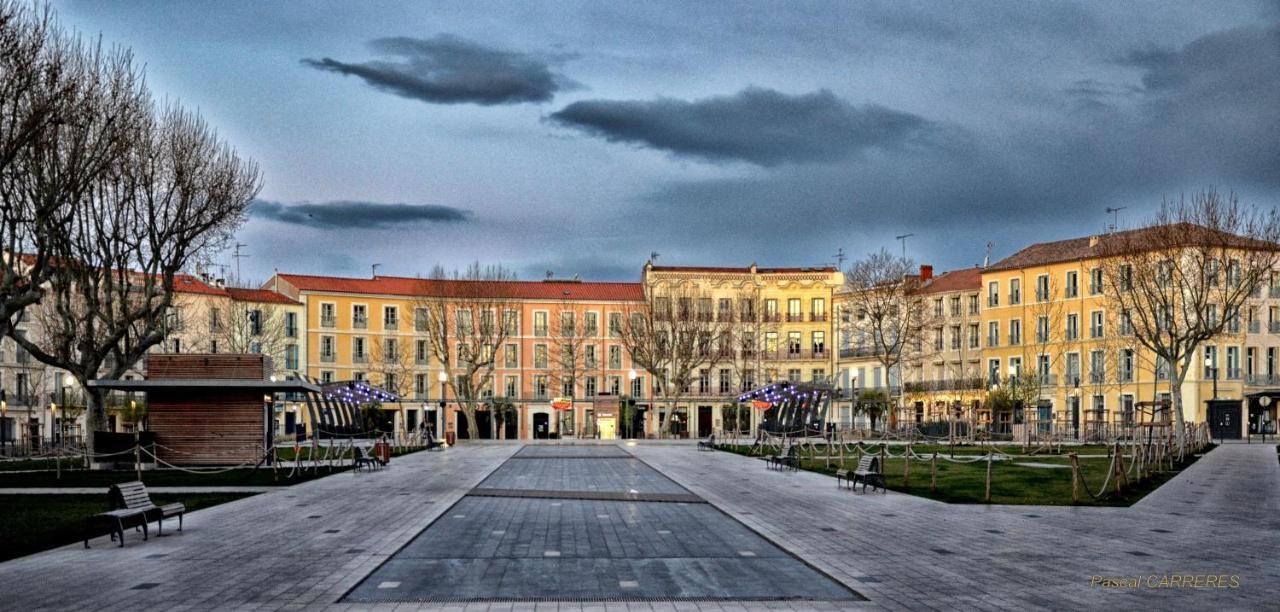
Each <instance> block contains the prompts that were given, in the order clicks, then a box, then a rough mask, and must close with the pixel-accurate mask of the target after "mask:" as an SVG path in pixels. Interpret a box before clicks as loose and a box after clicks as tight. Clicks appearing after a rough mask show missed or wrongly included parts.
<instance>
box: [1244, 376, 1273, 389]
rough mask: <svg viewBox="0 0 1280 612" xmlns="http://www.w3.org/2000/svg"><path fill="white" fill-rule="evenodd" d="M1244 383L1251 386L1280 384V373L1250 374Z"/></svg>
mask: <svg viewBox="0 0 1280 612" xmlns="http://www.w3.org/2000/svg"><path fill="white" fill-rule="evenodd" d="M1244 384H1245V385H1247V386H1251V387H1275V386H1280V374H1249V375H1247V376H1245V377H1244Z"/></svg>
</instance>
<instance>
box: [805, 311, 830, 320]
mask: <svg viewBox="0 0 1280 612" xmlns="http://www.w3.org/2000/svg"><path fill="white" fill-rule="evenodd" d="M809 321H810V322H812V323H825V322H826V321H827V313H825V312H814V313H810V314H809Z"/></svg>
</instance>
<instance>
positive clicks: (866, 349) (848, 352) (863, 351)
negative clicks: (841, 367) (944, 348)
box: [840, 346, 940, 359]
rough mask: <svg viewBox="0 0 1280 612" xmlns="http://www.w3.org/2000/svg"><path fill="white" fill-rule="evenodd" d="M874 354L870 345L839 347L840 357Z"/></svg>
mask: <svg viewBox="0 0 1280 612" xmlns="http://www.w3.org/2000/svg"><path fill="white" fill-rule="evenodd" d="M939 348H940V347H939ZM875 356H876V349H875V348H874V347H870V346H860V347H858V348H842V349H840V358H841V359H854V358H858V357H875Z"/></svg>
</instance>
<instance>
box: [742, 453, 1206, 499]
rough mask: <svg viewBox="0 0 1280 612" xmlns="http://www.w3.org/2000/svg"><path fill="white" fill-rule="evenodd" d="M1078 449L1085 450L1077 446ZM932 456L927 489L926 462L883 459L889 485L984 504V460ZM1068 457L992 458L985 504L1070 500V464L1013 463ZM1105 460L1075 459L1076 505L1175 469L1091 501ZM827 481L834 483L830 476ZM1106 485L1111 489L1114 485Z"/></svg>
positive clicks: (821, 468)
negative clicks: (1079, 477) (933, 482)
mask: <svg viewBox="0 0 1280 612" xmlns="http://www.w3.org/2000/svg"><path fill="white" fill-rule="evenodd" d="M745 448H746V447H724V450H728V451H729V452H738V453H739V454H746V453H745V452H744V450H743V449H745ZM1098 448H1099V451H1098V452H1099V453H1105V452H1106V449H1105V448H1104V447H1098ZM1009 451H1010V452H1012V451H1013V449H1009ZM901 452H902V449H900V448H893V447H891V448H890V453H891V454H892V453H898V454H901ZM917 452H919V453H920V454H922V455H923V454H925V452H924V451H923V449H918V450H917ZM1078 452H1080V454H1085V452H1084V451H1083V450H1080V451H1078ZM1206 452H1207V450H1206ZM929 454H932V451H929ZM966 454H967V455H970V456H972V455H974V454H981V453H980V452H977V451H975V452H969V453H966ZM938 455H939V456H938V461H937V489H936V490H931V489H930V462H929V461H927V460H924V461H921V460H916V459H913V460H912V461H911V475H910V478H909V479H905V480H906V482H905V483H904V478H903V469H904V467H905V466H904V461H905V460H904V459H889V460H888V461H887V462H886V466H885V467H884V470H883V471H884V473H885V480H886V481H887V483H888V485H889V489H891V490H894V491H900V492H903V493H910V494H912V495H918V496H920V497H928V498H930V499H936V500H938V501H944V502H949V503H961V504H980V503H984V501H983V496H984V493H985V488H986V473H987V464H986V462H985V461H976V462H973V463H952V462H950V461H946V460H944V459H943V456H944V453H942V452H939V453H938ZM959 456H960V453H959V451H957V457H959ZM1195 460H1196V458H1195V457H1194V456H1192V457H1190V458H1189V460H1188V461H1187V462H1186V463H1185V464H1183V465H1182V466H1179V469H1182V468H1185V467H1186V466H1187V465H1190V464H1191V463H1192V462H1194V461H1195ZM1069 461H1070V460H1069V459H1068V458H1067V457H1066V456H1065V455H1057V456H1055V455H1049V456H1045V455H1034V456H1020V457H1017V458H1015V459H1014V460H1013V461H996V462H993V464H992V470H991V503H995V504H1015V505H1049V506H1062V505H1072V501H1071V470H1070V469H1065V468H1064V469H1054V468H1035V467H1028V466H1021V465H1016V464H1017V463H1046V464H1060V465H1064V466H1065V465H1069V464H1070V463H1069ZM856 465H857V455H856V454H846V456H845V467H847V468H849V469H852V468H853V467H856ZM1110 465H1111V460H1110V459H1108V458H1105V457H1099V458H1083V457H1082V458H1081V459H1080V467H1081V469H1082V473H1083V475H1084V482H1083V483H1082V485H1081V491H1080V502H1079V503H1078V505H1082V506H1128V505H1131V504H1133V503H1134V502H1136V501H1138V500H1139V499H1142V498H1143V497H1144V496H1145V495H1146V494H1147V493H1150V492H1151V491H1154V490H1155V489H1156V488H1158V487H1159V486H1160V485H1162V484H1164V483H1165V481H1167V480H1169V479H1170V478H1172V477H1173V476H1175V475H1176V474H1177V472H1176V471H1175V472H1168V473H1163V474H1156V475H1155V476H1153V477H1151V478H1149V479H1148V480H1146V481H1144V482H1142V483H1139V484H1136V485H1132V486H1129V487H1127V488H1126V489H1125V490H1124V493H1123V494H1122V495H1119V496H1116V495H1109V496H1106V497H1105V498H1104V499H1102V500H1095V499H1093V498H1092V497H1090V496H1089V495H1088V493H1086V492H1085V490H1084V487H1088V489H1089V490H1091V491H1093V492H1094V493H1097V492H1098V490H1099V489H1100V488H1101V487H1102V484H1103V482H1104V481H1105V480H1106V477H1107V470H1108V468H1109V467H1110ZM800 467H801V468H802V469H806V470H810V471H814V472H818V473H823V474H829V475H831V476H833V477H834V476H835V473H836V470H838V469H840V465H839V461H836V460H833V461H832V462H831V463H830V466H829V467H828V465H827V462H826V461H825V460H824V459H821V458H819V459H803V460H802V461H801V463H800ZM832 485H833V486H834V485H835V482H834V480H833V481H832ZM1112 487H1114V485H1112ZM1111 490H1112V491H1114V488H1112V489H1111Z"/></svg>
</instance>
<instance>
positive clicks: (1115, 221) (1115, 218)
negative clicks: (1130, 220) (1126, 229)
mask: <svg viewBox="0 0 1280 612" xmlns="http://www.w3.org/2000/svg"><path fill="white" fill-rule="evenodd" d="M1126 208H1129V207H1128V206H1117V207H1115V208H1112V207H1110V206H1108V207H1107V214H1109V215H1111V228H1110V231H1112V232H1114V231H1116V228H1117V227H1120V211H1122V210H1124V209H1126Z"/></svg>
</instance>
